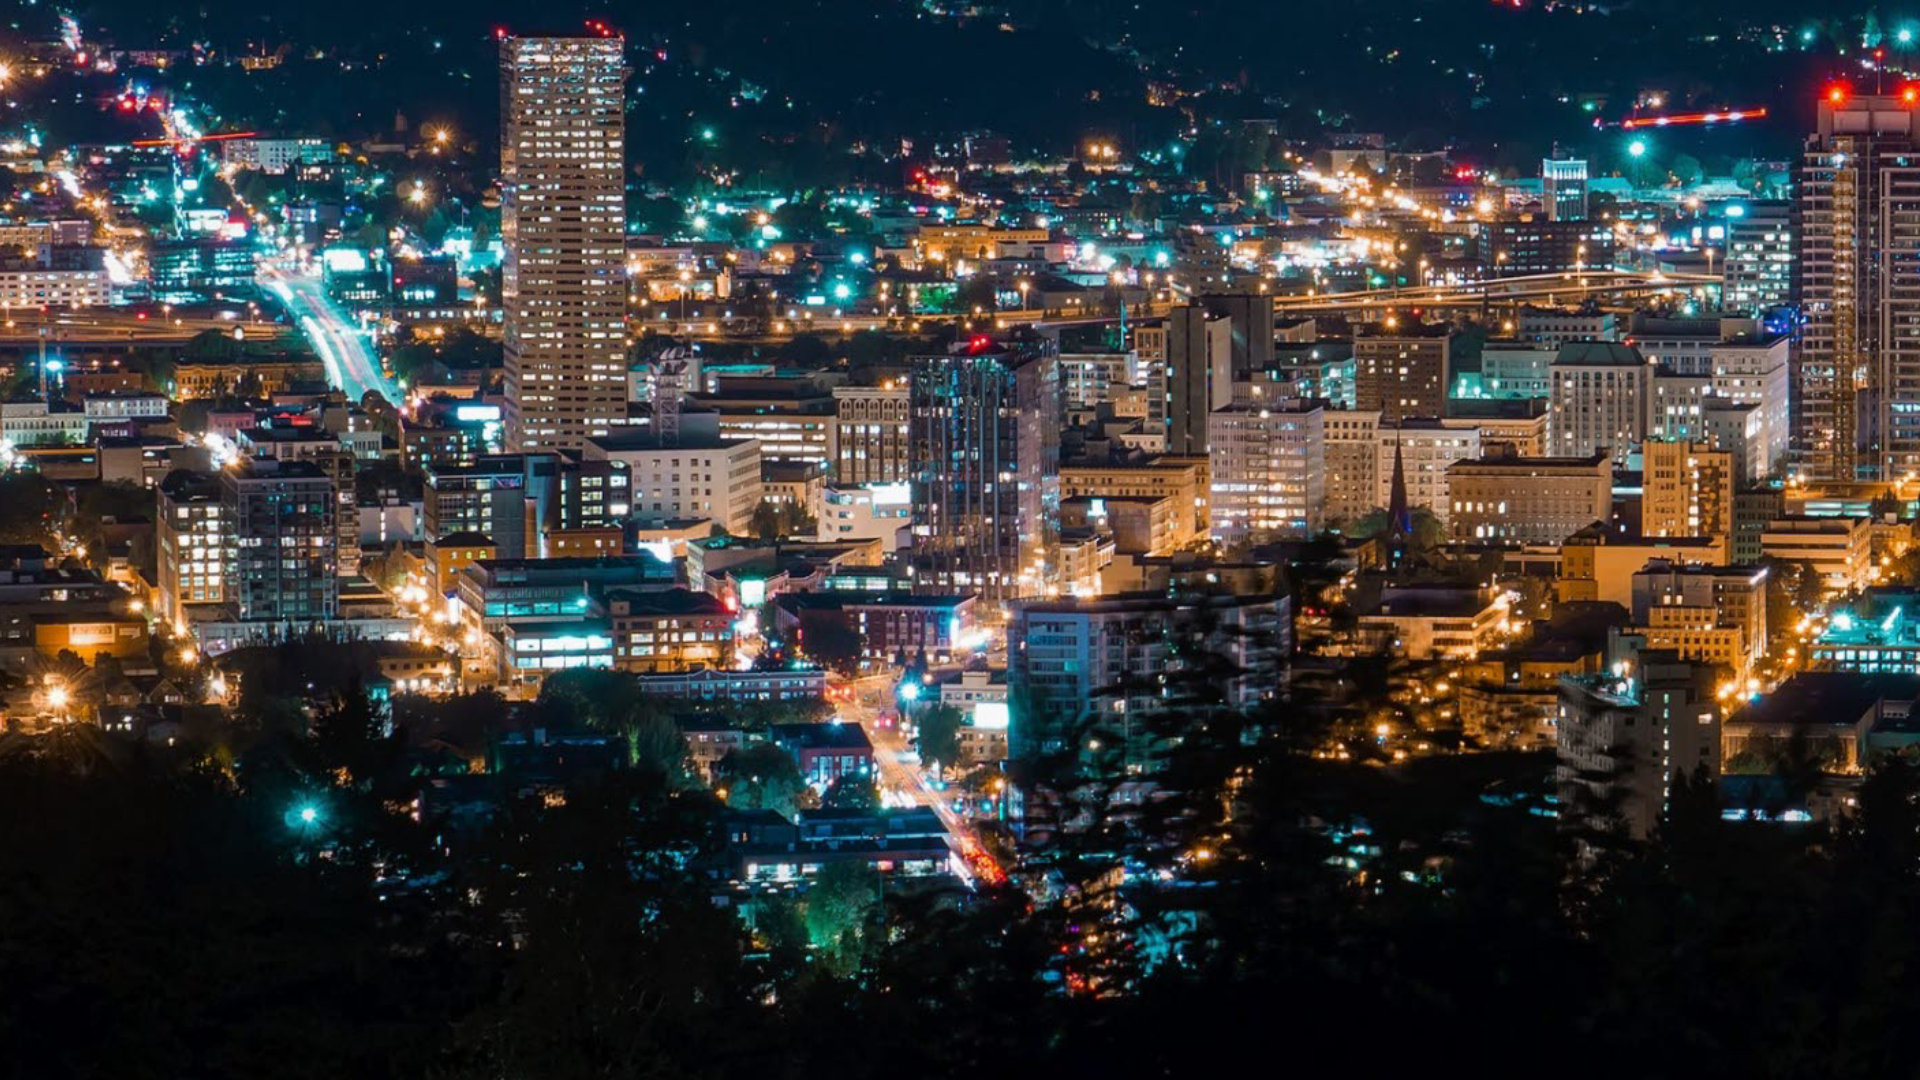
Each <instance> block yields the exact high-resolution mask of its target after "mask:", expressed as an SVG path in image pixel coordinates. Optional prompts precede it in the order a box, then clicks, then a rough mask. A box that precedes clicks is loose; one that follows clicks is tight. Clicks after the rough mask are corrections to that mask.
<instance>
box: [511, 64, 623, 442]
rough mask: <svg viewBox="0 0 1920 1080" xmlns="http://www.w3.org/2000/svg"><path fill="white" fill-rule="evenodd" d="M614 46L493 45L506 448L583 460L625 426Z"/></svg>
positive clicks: (618, 69)
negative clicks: (595, 440) (572, 454)
mask: <svg viewBox="0 0 1920 1080" xmlns="http://www.w3.org/2000/svg"><path fill="white" fill-rule="evenodd" d="M624 44H625V42H624V40H623V39H622V38H619V37H592V38H520V37H508V38H504V39H502V40H501V42H500V193H501V198H500V233H501V239H502V241H503V242H504V245H505V249H506V261H505V264H504V266H503V269H502V273H501V292H502V297H503V301H504V304H505V308H506V334H505V341H506V372H507V413H506V419H507V442H508V445H509V446H510V447H511V448H512V449H514V450H523V451H524V450H547V449H555V448H564V449H575V450H577V449H579V448H580V447H581V446H583V445H584V444H585V443H586V441H587V440H588V439H589V438H592V437H594V436H597V435H606V434H609V433H610V432H611V431H612V429H613V428H615V427H616V426H618V425H619V424H620V423H621V422H622V421H623V420H624V419H625V417H626V411H627V405H626V397H627V388H626V361H625V356H626V251H625V243H626V198H625V192H626V184H625V179H624V176H625V171H626V168H625V162H626V149H625V141H624V134H625V119H624V118H625V113H624V109H623V100H624V91H623V86H622V84H623V82H624V80H625V78H626V65H625V61H624V59H623V58H622V50H623V47H624Z"/></svg>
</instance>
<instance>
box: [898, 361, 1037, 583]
mask: <svg viewBox="0 0 1920 1080" xmlns="http://www.w3.org/2000/svg"><path fill="white" fill-rule="evenodd" d="M910 392H911V395H912V413H911V418H910V421H909V426H910V429H911V435H910V439H911V445H912V463H913V482H912V483H913V489H912V490H913V553H912V562H913V572H914V582H915V585H916V587H920V588H924V589H930V590H938V591H949V590H953V591H962V592H975V593H979V594H980V595H981V597H982V601H983V602H984V603H987V604H998V603H1000V602H1002V601H1004V600H1008V599H1012V598H1014V597H1018V596H1030V595H1034V594H1036V593H1038V592H1039V591H1040V590H1041V588H1042V587H1043V586H1044V584H1045V577H1046V573H1047V570H1048V568H1049V567H1048V563H1049V561H1050V557H1051V554H1052V550H1053V546H1054V545H1053V538H1054V534H1055V531H1056V530H1055V521H1054V518H1055V516H1056V515H1057V514H1058V511H1059V502H1060V500H1059V484H1060V479H1059V477H1060V381H1059V367H1058V365H1057V363H1056V353H1055V349H1054V346H1053V343H1052V342H1050V341H1045V340H1032V341H1016V342H1007V343H996V342H992V341H987V340H984V339H975V340H974V341H973V342H971V343H969V344H965V345H956V346H954V349H953V351H952V352H950V353H948V354H947V355H945V356H922V357H916V358H915V359H914V362H913V374H912V377H911V379H910Z"/></svg>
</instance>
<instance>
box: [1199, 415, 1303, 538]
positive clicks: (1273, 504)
mask: <svg viewBox="0 0 1920 1080" xmlns="http://www.w3.org/2000/svg"><path fill="white" fill-rule="evenodd" d="M1325 416H1326V410H1324V409H1322V408H1321V407H1320V406H1319V405H1317V404H1311V403H1299V402H1291V403H1282V402H1274V403H1273V405H1272V406H1271V407H1268V406H1254V405H1233V406H1229V407H1227V408H1224V409H1219V410H1216V411H1215V412H1214V413H1213V414H1212V427H1211V431H1212V434H1211V436H1210V437H1209V441H1210V443H1211V445H1212V447H1213V452H1212V454H1211V459H1212V462H1213V535H1214V538H1215V539H1216V540H1219V541H1220V542H1221V543H1223V544H1239V543H1245V542H1248V541H1251V540H1265V539H1275V538H1283V537H1284V538H1294V539H1304V538H1307V537H1311V536H1314V535H1316V534H1317V533H1319V531H1320V529H1321V525H1322V521H1321V514H1322V512H1323V510H1324V509H1325V506H1326V421H1325Z"/></svg>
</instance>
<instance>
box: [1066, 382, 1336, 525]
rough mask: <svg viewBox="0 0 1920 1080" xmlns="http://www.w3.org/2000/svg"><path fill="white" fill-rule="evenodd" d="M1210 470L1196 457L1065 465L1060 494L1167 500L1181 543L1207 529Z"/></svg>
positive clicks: (1209, 507) (1074, 496) (1210, 518)
mask: <svg viewBox="0 0 1920 1080" xmlns="http://www.w3.org/2000/svg"><path fill="white" fill-rule="evenodd" d="M1327 415H1333V414H1330V413H1329V414H1327ZM1211 475H1212V467H1211V462H1210V461H1209V459H1207V458H1200V457H1172V456H1163V457H1157V458H1154V459H1152V460H1150V461H1147V462H1143V463H1141V464H1138V465H1132V464H1128V465H1064V466H1061V468H1060V497H1061V499H1063V500H1064V499H1071V498H1079V497H1088V498H1096V499H1161V498H1165V499H1169V500H1171V501H1172V503H1173V505H1174V507H1175V508H1176V509H1177V510H1178V511H1179V512H1178V513H1176V514H1175V515H1174V519H1173V522H1172V528H1173V531H1172V534H1171V537H1170V540H1169V543H1170V544H1171V545H1172V546H1174V547H1184V546H1186V545H1187V544H1189V543H1191V542H1192V541H1194V540H1195V539H1197V538H1199V537H1202V536H1205V535H1206V534H1207V530H1208V529H1209V528H1211V525H1212V519H1213V511H1212V498H1211V489H1212V481H1211V480H1210V477H1211Z"/></svg>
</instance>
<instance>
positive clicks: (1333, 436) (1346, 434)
mask: <svg viewBox="0 0 1920 1080" xmlns="http://www.w3.org/2000/svg"><path fill="white" fill-rule="evenodd" d="M1323 420H1324V426H1325V429H1326V431H1325V439H1326V459H1327V478H1326V483H1325V485H1324V486H1325V488H1326V496H1327V505H1326V512H1325V517H1326V521H1327V523H1328V524H1334V523H1338V522H1345V521H1357V520H1359V519H1361V518H1363V517H1366V516H1367V515H1368V514H1371V513H1373V512H1374V511H1375V510H1377V509H1379V508H1380V507H1383V506H1385V505H1387V504H1386V503H1384V502H1381V501H1380V413H1379V412H1378V411H1377V410H1369V411H1359V410H1352V411H1345V410H1334V411H1330V412H1328V413H1326V414H1325V416H1324V417H1323Z"/></svg>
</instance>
